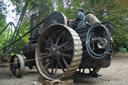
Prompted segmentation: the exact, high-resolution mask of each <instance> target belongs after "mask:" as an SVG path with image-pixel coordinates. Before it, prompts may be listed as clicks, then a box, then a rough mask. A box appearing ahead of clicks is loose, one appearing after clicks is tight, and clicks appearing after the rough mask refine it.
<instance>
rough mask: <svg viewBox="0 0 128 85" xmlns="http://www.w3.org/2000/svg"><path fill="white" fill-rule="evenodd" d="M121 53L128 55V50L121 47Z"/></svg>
mask: <svg viewBox="0 0 128 85" xmlns="http://www.w3.org/2000/svg"><path fill="white" fill-rule="evenodd" d="M119 52H121V53H126V52H127V51H126V48H123V47H120V48H119Z"/></svg>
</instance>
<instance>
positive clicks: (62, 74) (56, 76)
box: [36, 25, 82, 80]
mask: <svg viewBox="0 0 128 85" xmlns="http://www.w3.org/2000/svg"><path fill="white" fill-rule="evenodd" d="M53 26H54V25H53ZM58 26H60V27H64V30H63V29H62V28H61V30H62V31H61V33H60V36H61V35H62V34H64V31H66V32H65V33H68V35H71V34H70V32H69V30H67V29H65V26H62V25H58ZM66 27H67V26H66ZM52 29H54V31H55V28H52ZM49 30H51V29H49V28H47V29H46V31H44V32H43V34H44V35H45V34H46V33H47V32H48V31H49ZM70 31H73V30H71V28H70ZM52 32H53V31H52ZM73 32H75V31H73ZM44 35H41V38H42V39H44V38H43V37H44ZM65 35H67V34H65ZM47 37H48V34H47ZM77 37H78V35H77ZM41 38H40V39H39V40H38V45H37V47H36V64H37V67H38V70H39V72H40V73H41V74H42V75H43V76H44V77H45V78H47V79H50V80H54V79H59V78H61V77H64V76H65V75H66V73H68V72H67V71H68V70H75V69H77V68H78V66H79V64H80V59H81V55H82V52H81V50H82V46H81V42H80V41H79V43H80V46H79V49H80V53H79V54H76V53H75V55H79V57H78V58H77V59H78V60H79V61H78V62H77V64H78V65H75V64H73V65H75V68H73V69H70V68H69V67H70V66H72V65H70V64H71V63H72V60H74V58H73V59H71V60H70V61H69V62H70V63H69V62H67V63H68V66H67V67H66V69H64V70H65V71H64V72H63V73H61V74H58V75H50V72H48V70H47V74H46V71H43V70H44V69H43V68H44V67H45V68H46V67H48V65H49V63H48V64H46V65H45V66H42V67H43V68H42V69H41V67H40V66H41V65H40V63H39V62H40V61H39V54H40V44H41V41H42V39H41ZM69 39H72V40H69ZM78 39H79V40H80V38H78ZM66 41H68V42H69V41H71V42H70V43H71V44H72V45H73V46H74V41H73V38H72V36H70V38H68V40H66ZM68 42H65V43H66V44H67V45H68ZM47 43H48V42H47ZM54 43H55V42H54ZM70 43H69V44H70ZM75 43H76V42H75ZM43 44H45V43H43ZM42 46H43V45H42ZM60 47H63V44H61V45H60ZM67 47H68V46H67ZM71 47H72V46H71ZM48 49H49V48H48ZM75 49H76V48H75ZM75 49H74V48H72V50H73V51H74V50H75ZM67 50H69V48H67ZM73 51H72V55H71V56H74V52H73ZM68 55H69V54H68ZM48 56H51V55H48ZM61 56H62V54H61ZM66 56H67V55H66ZM67 57H68V56H67ZM62 58H65V57H62ZM79 58H80V59H79ZM63 60H64V59H63ZM63 63H64V62H63ZM59 65H60V64H59ZM65 66H66V65H65ZM76 67H77V68H76ZM68 68H69V69H68ZM61 70H62V67H61ZM75 71H76V70H75ZM75 71H73V72H75ZM71 74H72V73H70V75H71Z"/></svg>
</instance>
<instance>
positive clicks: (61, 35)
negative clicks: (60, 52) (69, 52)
mask: <svg viewBox="0 0 128 85" xmlns="http://www.w3.org/2000/svg"><path fill="white" fill-rule="evenodd" d="M64 33H65V31H64V32H62V34H61V35H60V36H59V37H58V39H57V41H56V45H58V43H59V41H60V39H61V37H62V36H63V35H64Z"/></svg>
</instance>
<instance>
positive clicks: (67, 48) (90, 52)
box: [23, 12, 114, 80]
mask: <svg viewBox="0 0 128 85" xmlns="http://www.w3.org/2000/svg"><path fill="white" fill-rule="evenodd" d="M86 19H87V22H85V24H86V25H84V26H80V27H78V26H77V23H78V22H76V21H67V19H66V17H65V16H64V14H62V13H59V12H53V13H51V14H50V15H49V16H48V17H47V18H46V19H45V21H44V23H43V27H42V28H41V29H39V30H38V32H39V31H40V33H41V34H40V35H39V37H38V38H36V37H35V36H36V35H34V34H39V33H34V32H35V31H32V32H31V38H30V43H29V44H27V45H26V46H25V47H24V50H23V51H24V56H26V59H28V60H29V59H35V61H34V60H33V62H29V63H28V66H30V67H31V66H33V65H35V63H36V66H37V69H38V71H39V73H40V74H41V75H42V76H43V77H44V78H46V79H49V80H54V79H60V78H66V77H69V76H71V75H73V74H74V75H75V74H77V75H78V76H79V75H81V74H89V75H91V76H94V75H95V74H96V73H97V72H98V71H99V70H100V68H106V67H108V66H109V65H110V63H111V52H112V47H111V42H112V37H111V33H112V32H113V31H114V27H113V25H112V24H110V23H109V22H106V23H101V22H100V21H99V20H98V19H97V18H96V17H95V16H94V15H93V14H91V13H88V14H87V15H86ZM37 39H38V40H37ZM30 63H31V64H30ZM87 70H88V71H87Z"/></svg>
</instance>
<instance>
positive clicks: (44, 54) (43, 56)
mask: <svg viewBox="0 0 128 85" xmlns="http://www.w3.org/2000/svg"><path fill="white" fill-rule="evenodd" d="M52 55H53V54H48V53H41V54H40V56H41V58H45V57H50V56H52Z"/></svg>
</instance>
